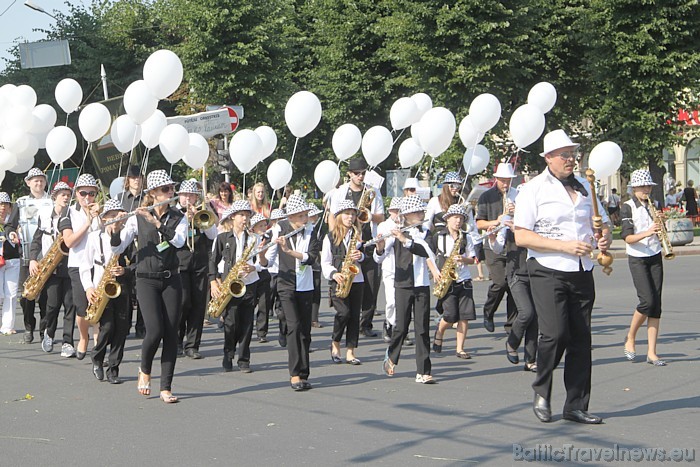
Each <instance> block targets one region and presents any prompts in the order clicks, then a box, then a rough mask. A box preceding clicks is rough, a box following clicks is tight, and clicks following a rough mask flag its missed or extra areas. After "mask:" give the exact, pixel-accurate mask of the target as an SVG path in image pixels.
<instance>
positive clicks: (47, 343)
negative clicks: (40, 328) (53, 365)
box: [41, 334, 53, 353]
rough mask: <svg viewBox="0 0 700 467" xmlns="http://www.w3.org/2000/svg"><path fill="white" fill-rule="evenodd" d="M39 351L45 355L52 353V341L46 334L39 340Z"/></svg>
mask: <svg viewBox="0 0 700 467" xmlns="http://www.w3.org/2000/svg"><path fill="white" fill-rule="evenodd" d="M41 350H43V351H44V352H47V353H48V352H53V339H51V338H50V337H49V335H48V334H44V338H43V339H42V340H41Z"/></svg>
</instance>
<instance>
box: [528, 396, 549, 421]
mask: <svg viewBox="0 0 700 467" xmlns="http://www.w3.org/2000/svg"><path fill="white" fill-rule="evenodd" d="M532 410H533V412H535V416H536V417H537V418H538V419H539V420H540V421H541V422H544V423H548V422H551V421H552V409H551V407H550V406H549V401H548V400H547V399H545V398H544V397H542V396H540V395H539V394H537V393H536V394H535V400H534V401H533V402H532Z"/></svg>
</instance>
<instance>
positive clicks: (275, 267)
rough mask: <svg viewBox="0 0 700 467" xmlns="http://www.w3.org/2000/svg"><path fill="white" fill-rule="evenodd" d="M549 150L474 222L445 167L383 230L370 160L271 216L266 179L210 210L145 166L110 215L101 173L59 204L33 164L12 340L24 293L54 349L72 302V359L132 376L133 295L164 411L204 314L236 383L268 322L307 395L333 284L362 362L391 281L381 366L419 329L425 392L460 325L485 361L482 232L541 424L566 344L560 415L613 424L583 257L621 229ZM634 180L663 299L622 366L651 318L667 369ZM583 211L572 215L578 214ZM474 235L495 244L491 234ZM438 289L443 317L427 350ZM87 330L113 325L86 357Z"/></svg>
mask: <svg viewBox="0 0 700 467" xmlns="http://www.w3.org/2000/svg"><path fill="white" fill-rule="evenodd" d="M544 143H545V152H543V153H542V156H543V157H544V158H545V161H546V162H547V166H548V168H547V169H546V170H545V172H543V173H542V174H540V175H539V176H537V177H535V178H534V179H533V180H531V181H529V182H528V183H527V184H524V185H521V186H520V187H518V190H515V188H514V187H512V186H511V182H512V179H513V178H514V177H515V171H514V168H513V166H512V165H510V164H506V163H504V164H500V165H499V166H498V167H497V169H496V171H495V173H494V174H493V175H494V177H495V179H496V184H495V185H494V188H492V189H491V190H488V191H486V192H485V193H484V194H483V195H482V196H481V199H480V200H479V202H478V209H477V214H476V220H475V219H474V216H473V215H472V213H471V207H470V206H468V205H466V204H463V203H462V200H461V198H460V195H459V193H460V190H461V189H460V185H461V183H462V179H461V177H460V175H459V174H458V173H455V172H450V173H448V174H446V176H445V178H444V179H443V182H444V183H443V189H442V192H441V194H440V195H439V196H437V197H435V198H433V199H431V200H430V202H429V203H428V205H426V204H425V203H424V201H423V200H422V199H421V197H420V196H418V195H417V194H415V193H416V188H417V184H416V183H415V180H410V181H409V182H407V184H406V185H405V186H404V188H405V189H404V196H403V197H401V198H399V197H397V198H393V199H392V200H391V202H390V205H389V207H388V210H387V211H388V214H389V217H388V219H385V214H384V212H385V211H384V206H383V203H382V198H381V195H380V193H379V190H378V189H377V188H376V187H373V186H370V185H368V184H365V183H364V178H365V176H366V173H367V169H368V167H367V164H366V162H365V161H364V160H363V159H360V158H356V159H352V160H350V161H349V170H348V177H349V180H350V181H349V182H348V183H346V184H344V185H340V186H339V187H338V188H337V189H336V190H335V191H334V192H333V194H332V195H331V196H330V197H329V198H328V200H327V203H326V208H327V213H324V211H323V210H320V209H318V208H317V207H316V206H314V205H312V204H309V203H307V201H306V200H305V199H304V198H303V197H302V196H300V195H298V194H292V195H290V196H289V197H288V199H287V202H286V205H285V210H284V211H282V210H280V209H271V208H272V206H270V205H269V204H268V203H269V202H268V200H267V197H266V195H265V193H264V186H261V185H260V184H256V185H255V186H254V189H253V190H252V191H253V193H252V196H251V197H250V201H249V200H247V199H245V198H244V199H236V197H234V196H233V193H232V192H231V193H229V192H228V190H227V189H226V188H227V187H224V186H221V187H218V188H219V190H218V191H219V193H218V194H219V195H220V199H219V200H217V203H214V204H212V203H209V202H207V201H206V200H205V199H204V196H206V193H205V192H204V190H203V189H202V187H201V185H200V184H199V183H197V182H196V181H195V180H185V181H183V182H182V183H180V185H179V191H178V192H177V195H176V196H175V186H176V183H175V182H174V181H173V180H172V179H171V177H170V176H169V175H168V173H167V172H166V171H164V170H154V171H152V172H150V173H149V174H148V176H147V177H146V186H145V189H143V191H142V184H143V183H142V182H143V177H142V176H141V173H140V171H139V167H138V166H132V167H130V168H129V171H128V173H127V178H126V180H127V183H126V186H125V191H124V193H122V194H121V196H119V197H117V198H115V199H110V200H107V201H106V202H105V203H104V206H103V207H102V208H100V206H99V204H98V203H97V201H96V199H97V196H98V193H99V185H98V183H97V180H96V179H95V177H93V176H92V175H90V174H81V175H80V176H79V177H78V179H77V182H76V183H75V187H74V188H73V189H71V187H69V186H68V185H67V184H66V183H64V182H58V183H56V184H55V185H54V186H53V187H52V188H51V190H50V194H47V193H45V192H44V190H45V188H46V176H45V175H44V173H43V172H42V171H40V170H38V169H32V170H31V171H30V172H29V174H28V175H27V177H26V179H25V180H26V182H27V186H28V187H29V188H30V192H31V194H30V195H29V196H27V197H23V198H20V199H19V200H18V201H17V203H16V205H15V207H14V209H12V206H11V200H10V197H9V195H7V194H6V193H0V217H2V222H1V223H0V225H1V226H2V229H3V232H2V239H0V240H1V243H0V259H1V260H2V262H3V263H4V265H0V277H2V279H3V281H2V283H3V289H2V290H1V291H0V292H2V297H3V299H4V301H3V306H2V311H3V312H2V332H3V333H5V334H7V333H10V332H13V331H14V322H13V321H14V303H15V300H16V299H17V297H18V296H19V295H18V291H22V293H21V295H22V297H24V298H22V310H23V315H24V325H25V335H24V342H25V343H27V344H29V343H32V341H33V333H34V331H35V327H36V320H35V317H34V303H35V301H39V303H40V310H41V312H40V318H41V319H40V325H39V331H40V335H41V338H42V343H41V347H42V350H43V351H44V352H52V351H53V349H54V339H55V332H56V328H57V320H58V315H59V311H60V309H61V307H63V310H64V315H63V337H62V347H61V355H62V356H64V357H67V358H70V357H74V356H75V357H77V358H78V359H82V358H83V357H85V356H86V354H87V353H88V352H90V357H91V359H92V370H93V375H94V376H95V378H96V379H97V380H100V381H102V380H105V379H106V380H107V381H108V382H109V383H112V384H119V383H120V382H121V380H120V379H119V366H120V363H121V360H122V355H123V352H124V343H125V339H126V337H127V334H128V332H129V329H130V326H131V322H132V317H131V310H132V305H131V297H132V294H133V293H132V291H131V290H132V289H135V296H136V301H137V302H138V305H139V308H140V310H141V313H142V316H143V325H144V327H145V336H144V338H143V343H142V350H141V362H140V366H139V369H138V383H137V390H138V392H139V393H140V394H142V395H144V396H148V395H150V394H151V375H152V370H153V368H152V366H153V359H154V357H155V354H156V351H157V350H158V348H159V346H160V345H161V341H162V356H161V378H160V399H161V400H162V401H163V402H165V403H174V402H178V400H179V399H178V397H177V396H175V395H174V394H173V392H172V382H173V377H174V374H175V363H176V360H177V357H178V355H186V356H188V357H190V358H192V359H200V358H203V356H202V354H201V353H200V344H201V340H202V330H203V325H204V322H205V318H206V317H207V315H208V316H209V317H210V318H212V319H216V318H219V317H221V320H222V322H223V332H224V340H223V341H224V342H223V349H222V352H223V359H222V367H223V370H224V371H226V372H228V371H232V370H233V361H234V359H236V364H237V366H238V369H239V370H240V372H241V373H250V372H252V371H253V370H252V368H251V340H252V336H253V330H254V329H255V331H256V335H257V338H258V341H259V342H261V343H265V342H267V334H268V330H269V329H268V327H269V318H270V315H271V313H272V312H273V310H274V311H275V313H276V314H277V316H278V318H279V329H280V333H279V343H280V345H281V346H282V347H286V349H287V352H288V363H289V376H290V379H289V383H290V386H291V388H292V389H293V390H294V391H306V390H309V389H311V388H312V385H311V383H310V382H309V378H310V374H311V368H310V363H309V352H310V344H311V328H312V324H313V326H316V327H320V326H319V325H318V306H319V303H320V297H321V288H322V287H329V290H330V302H331V304H332V306H333V308H334V310H335V316H334V322H333V330H332V333H331V342H330V359H331V361H332V362H333V363H347V364H350V365H361V364H362V362H361V360H360V359H359V358H358V356H357V349H358V347H359V337H360V335H361V334H362V335H365V336H373V335H375V334H374V332H373V331H372V320H373V316H374V310H375V307H376V300H377V295H378V289H379V284H380V283H383V284H384V292H385V298H386V309H385V317H384V320H383V321H384V322H383V336H382V337H383V340H384V342H385V343H386V344H387V345H388V347H387V350H386V353H385V356H384V359H383V362H382V370H383V372H384V373H385V374H386V375H387V376H394V374H395V372H396V368H397V366H398V365H399V363H400V358H401V354H402V350H403V347H404V345H408V335H409V326H410V323H411V322H412V321H413V323H414V328H415V359H416V377H415V381H416V382H418V383H422V384H434V383H435V382H436V379H435V378H434V376H433V374H432V364H431V359H430V352H431V350H432V351H433V352H436V353H440V352H442V349H443V340H444V337H445V332H446V331H447V329H449V328H452V327H455V328H456V331H457V332H456V336H457V342H456V352H455V356H456V357H457V358H459V359H470V358H472V356H471V355H470V354H469V352H467V348H466V338H467V330H468V327H469V321H473V320H475V319H476V308H475V303H474V296H473V285H472V276H471V275H470V272H469V268H468V267H467V265H470V264H475V263H476V262H478V261H479V254H478V251H477V249H476V246H477V240H478V242H481V241H482V240H483V241H484V246H485V250H486V260H487V263H488V265H489V269H490V272H491V276H492V279H493V284H492V285H491V287H490V289H489V293H488V298H487V301H486V304H485V305H484V308H483V313H484V323H485V328H486V329H487V331H489V332H493V331H494V323H493V317H494V312H495V310H496V308H497V307H498V304H499V302H500V301H501V299H502V298H503V295H504V294H506V293H508V323H507V324H508V325H507V328H506V329H507V331H509V336H508V339H507V341H506V344H505V356H506V357H507V360H508V361H509V362H511V363H513V364H517V363H519V361H520V359H519V355H518V349H519V347H520V344H521V342H522V341H523V339H524V350H525V352H524V360H525V370H526V371H532V372H536V373H537V376H536V378H535V382H534V384H533V389H534V392H535V400H534V403H533V410H534V412H535V415H536V416H537V417H538V418H539V419H540V420H541V421H543V422H547V421H549V420H551V408H550V405H549V400H550V398H551V391H552V376H553V372H554V370H555V368H556V367H557V366H558V364H559V361H560V359H561V358H562V355H563V354H564V352H565V351H566V366H565V369H564V373H565V380H566V386H567V399H566V405H565V407H564V418H566V419H569V420H573V421H576V422H579V423H600V422H601V421H602V420H601V419H600V417H597V416H595V415H592V414H589V413H588V411H587V410H588V401H589V397H590V372H591V356H590V341H591V339H590V331H591V329H590V313H591V309H592V306H593V301H594V297H595V288H594V284H593V276H592V274H591V270H592V268H593V262H592V261H591V259H590V258H589V256H588V255H589V253H590V251H591V249H592V246H591V245H592V242H594V241H595V240H597V245H598V248H600V249H601V251H605V250H606V249H607V248H608V246H609V244H610V232H609V228H608V226H607V221H608V220H607V216H605V214H604V211H603V210H602V207H601V212H602V213H603V216H602V222H603V227H602V229H600V230H599V231H598V232H596V231H594V228H593V226H592V225H591V222H590V218H591V216H592V214H593V212H594V211H595V210H594V209H593V207H594V206H593V203H596V202H597V201H596V200H595V199H594V200H593V201H591V197H590V194H589V192H588V191H587V190H586V187H585V186H584V184H583V182H582V181H581V180H583V179H579V178H577V177H574V176H573V175H572V171H573V167H574V165H575V163H576V158H575V150H576V148H577V146H578V145H577V144H575V143H573V142H572V141H571V140H570V139H569V138H568V136H567V135H566V134H565V133H564V132H563V131H561V130H556V131H554V132H551V133H549V134H547V135H546V136H545V140H544ZM637 178H638V179H639V180H637V181H636V182H635V183H636V185H634V184H633V185H632V186H635V187H637V186H639V187H645V188H644V189H641V188H639V189H637V188H635V194H637V193H639V196H637V197H636V198H634V199H633V200H632V201H629V202H628V203H626V205H625V206H624V208H623V217H626V218H625V219H623V221H624V222H627V223H626V224H624V225H625V231H624V235H625V237H626V241H627V243H628V244H629V245H630V246H629V247H628V252H629V254H630V268H631V269H632V270H633V276H635V285H637V282H639V283H640V284H641V283H642V282H641V281H642V280H643V279H642V278H643V277H644V278H648V279H644V280H648V281H650V282H651V283H653V287H652V288H653V289H654V293H650V292H648V291H646V288H645V287H642V286H641V285H640V286H638V290H639V291H640V292H639V296H640V305H639V306H638V307H637V311H636V312H635V317H634V319H633V322H632V327H631V330H630V333H629V336H628V339H627V341H628V342H627V343H626V345H625V356H626V358H628V359H630V360H633V359H634V356H635V350H634V338H635V335H636V332H637V330H638V329H639V327H640V326H641V324H642V323H643V322H644V321H645V320H647V319H648V324H649V332H650V339H649V342H650V346H651V348H650V349H649V352H648V355H649V357H648V358H649V361H650V363H653V364H654V365H656V366H663V365H664V364H665V362H664V361H663V360H661V359H660V358H659V357H658V356H657V355H656V349H655V339H653V340H652V338H651V337H652V335H653V337H655V336H656V333H657V332H658V321H659V316H660V311H661V307H660V294H661V281H662V269H659V266H660V262H659V257H658V254H659V251H660V248H661V247H660V246H659V242H658V241H656V240H654V238H656V235H658V234H659V227H658V222H657V220H656V219H654V218H650V217H649V215H647V210H646V209H645V203H648V192H649V191H650V190H649V189H648V188H647V187H650V186H651V185H653V182H652V181H651V177H650V176H649V175H648V172H645V173H642V174H641V175H639V176H638V177H637ZM520 188H523V189H522V190H520ZM228 189H229V190H230V187H228ZM645 196H646V197H645ZM545 198H547V199H548V201H547V200H545ZM552 200H556V203H555V202H553V201H552ZM71 201H74V202H73V203H72V204H71ZM176 201H177V204H176V205H174V206H172V205H171V204H173V203H174V202H176ZM208 206H209V207H211V208H212V209H211V210H210V209H208V208H207V207H208ZM572 209H575V210H576V213H577V215H576V216H570V215H569V211H571V210H572ZM625 209H627V211H625ZM324 214H327V215H326V216H325V217H324ZM426 214H427V217H426ZM572 219H575V220H572ZM324 221H327V224H328V227H327V230H326V229H324V230H323V232H324V234H323V235H321V234H320V232H321V231H322V230H321V228H320V227H322V226H321V225H318V223H319V222H321V223H323V222H324ZM477 228H478V229H483V230H486V234H485V235H483V236H480V235H478V230H477ZM325 232H327V233H325ZM650 238H651V240H648V239H650ZM13 252H14V253H13ZM649 258H652V259H649ZM25 260H26V264H25V262H24V261H25ZM21 261H22V263H21V265H20V262H21ZM635 271H636V272H635ZM322 278H323V279H325V281H327V282H322ZM431 278H432V281H431ZM431 282H432V283H433V284H432V286H433V295H435V296H436V297H437V298H438V306H437V310H438V312H439V314H440V315H441V316H440V320H439V323H438V325H437V327H436V329H435V331H434V334H432V345H431V332H430V311H431V305H430V304H431V298H430V297H431ZM256 308H257V314H256ZM637 315H639V316H637ZM76 322H77V327H78V331H79V336H80V340H79V342H78V345H77V347H76V346H75V345H74V341H73V330H74V327H75V323H76ZM91 325H93V326H99V332H98V334H97V337H96V342H95V345H94V346H93V348H92V350H91V351H90V350H89V349H88V347H89V336H88V329H89V327H90V326H91ZM511 325H512V329H510V326H511ZM137 326H138V325H137ZM137 330H138V328H137ZM538 334H539V339H538ZM343 336H345V355H344V356H343V355H342V354H341V343H342V338H343ZM137 337H138V336H137ZM108 348H109V352H108ZM106 356H107V361H106V362H103V360H104V359H105V357H106ZM103 366H106V368H107V370H106V372H105V370H104V369H103Z"/></svg>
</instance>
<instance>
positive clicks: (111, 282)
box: [85, 253, 122, 324]
mask: <svg viewBox="0 0 700 467" xmlns="http://www.w3.org/2000/svg"><path fill="white" fill-rule="evenodd" d="M118 261H119V255H118V254H116V253H115V254H112V257H111V258H109V261H107V264H106V265H105V272H104V274H103V275H102V279H100V283H99V284H98V285H97V288H96V289H95V291H96V292H97V301H96V302H95V303H90V304H89V305H88V307H87V310H86V311H85V320H86V321H87V322H88V323H90V324H97V323H99V322H100V318H102V313H104V311H105V308H106V307H107V303H109V301H110V299H112V298H117V297H118V296H119V295H120V294H121V293H122V286H121V285H119V282H117V281H116V280H115V276H114V274H113V273H112V268H113V267H115V266H116V265H117V263H118Z"/></svg>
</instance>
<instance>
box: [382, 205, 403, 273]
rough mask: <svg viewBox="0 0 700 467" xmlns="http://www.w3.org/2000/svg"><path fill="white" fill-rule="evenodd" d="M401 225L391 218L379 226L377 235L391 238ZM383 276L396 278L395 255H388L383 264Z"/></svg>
mask: <svg viewBox="0 0 700 467" xmlns="http://www.w3.org/2000/svg"><path fill="white" fill-rule="evenodd" d="M398 228H399V225H398V224H397V223H396V222H394V221H393V220H392V219H391V217H390V218H389V219H387V220H385V221H384V222H381V223H380V224H379V225H378V226H377V235H382V236H384V237H389V236H390V235H391V231H392V230H394V229H398ZM382 276H383V277H384V278H393V277H394V255H387V256H386V258H385V259H384V261H383V262H382Z"/></svg>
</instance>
